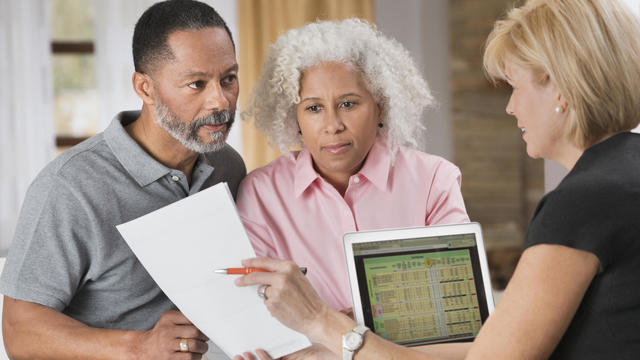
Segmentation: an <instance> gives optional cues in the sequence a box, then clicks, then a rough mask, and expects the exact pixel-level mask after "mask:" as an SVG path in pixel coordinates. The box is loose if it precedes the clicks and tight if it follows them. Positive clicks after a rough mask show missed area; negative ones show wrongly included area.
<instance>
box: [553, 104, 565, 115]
mask: <svg viewBox="0 0 640 360" xmlns="http://www.w3.org/2000/svg"><path fill="white" fill-rule="evenodd" d="M555 111H556V113H557V114H562V113H563V112H564V109H563V108H562V106H560V105H558V106H556V108H555Z"/></svg>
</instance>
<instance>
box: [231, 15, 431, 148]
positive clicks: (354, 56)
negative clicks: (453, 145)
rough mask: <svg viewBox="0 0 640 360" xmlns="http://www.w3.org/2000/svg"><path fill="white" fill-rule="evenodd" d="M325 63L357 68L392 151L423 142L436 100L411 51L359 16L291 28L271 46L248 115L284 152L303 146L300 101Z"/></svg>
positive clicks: (246, 117)
mask: <svg viewBox="0 0 640 360" xmlns="http://www.w3.org/2000/svg"><path fill="white" fill-rule="evenodd" d="M323 62H343V63H350V64H353V65H355V66H356V68H357V69H358V70H359V71H360V72H361V75H362V76H363V79H364V81H365V84H366V85H367V88H368V90H369V92H371V94H372V96H373V98H374V100H375V101H376V103H378V104H379V105H381V108H382V114H381V117H382V122H383V124H384V126H383V127H382V128H379V129H378V136H382V137H384V138H385V139H386V142H387V144H388V147H389V149H390V151H391V153H392V155H393V154H394V153H395V150H396V149H397V147H398V146H399V145H413V146H417V145H418V144H417V141H416V131H417V130H418V129H421V128H423V125H422V123H421V115H422V112H423V111H424V109H425V108H427V107H429V106H431V105H433V103H434V100H433V98H432V96H431V93H430V92H429V88H428V86H427V83H426V82H425V81H424V79H423V78H422V76H421V75H420V72H419V71H418V69H417V68H416V66H415V64H414V63H413V60H412V59H411V57H410V55H409V53H408V51H407V50H405V48H404V47H402V45H400V43H398V42H397V41H395V40H393V39H390V38H387V37H385V36H383V35H382V34H381V33H380V32H378V31H377V30H376V29H375V27H373V26H372V25H369V24H368V23H367V22H365V21H363V20H359V19H347V20H344V21H341V22H332V21H318V22H315V23H310V24H307V25H305V26H303V27H300V28H297V29H293V30H290V31H289V32H287V33H285V34H284V35H281V36H280V37H279V38H278V39H277V40H276V42H275V43H274V44H273V45H271V47H270V48H269V53H268V55H267V59H266V60H265V63H264V64H263V66H262V74H261V76H260V78H259V79H258V82H257V84H256V86H255V88H254V90H253V93H252V94H251V96H250V98H249V103H248V105H247V109H246V110H245V111H244V112H242V117H243V119H245V120H246V119H248V118H251V117H252V118H253V119H254V121H255V126H256V127H257V128H258V129H259V130H261V131H262V132H263V133H264V134H265V135H266V136H267V138H268V139H269V143H270V145H272V146H278V147H279V148H280V150H281V151H282V152H283V153H288V151H289V149H291V148H296V147H298V148H299V147H301V146H302V137H301V136H300V134H299V133H298V123H297V117H296V105H297V104H299V103H300V95H299V91H300V77H301V74H302V73H303V71H304V70H305V69H308V68H310V67H313V66H315V65H317V64H320V63H323Z"/></svg>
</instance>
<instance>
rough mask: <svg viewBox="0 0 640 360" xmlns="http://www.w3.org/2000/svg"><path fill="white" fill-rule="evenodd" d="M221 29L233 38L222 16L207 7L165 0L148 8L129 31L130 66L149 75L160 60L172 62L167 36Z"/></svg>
mask: <svg viewBox="0 0 640 360" xmlns="http://www.w3.org/2000/svg"><path fill="white" fill-rule="evenodd" d="M207 27H222V28H224V29H225V30H226V32H227V34H229V39H230V40H231V44H232V45H233V46H234V49H235V44H234V43H233V37H232V36H231V31H229V27H227V24H226V23H225V22H224V20H223V19H222V17H220V15H219V14H218V13H217V12H216V11H215V10H214V9H213V8H212V7H211V6H209V5H207V4H205V3H202V2H199V1H193V0H167V1H162V2H158V3H156V4H154V5H152V6H151V7H150V8H148V9H147V10H146V11H145V12H144V13H143V14H142V16H140V19H138V22H137V23H136V27H135V30H134V31H133V64H134V66H135V70H136V72H139V73H149V72H151V71H153V68H154V67H155V66H156V65H157V64H158V63H159V62H161V61H167V60H172V59H174V55H173V53H172V52H171V48H170V47H169V44H168V42H167V39H168V38H169V35H170V34H171V33H173V32H175V31H181V30H200V29H204V28H207Z"/></svg>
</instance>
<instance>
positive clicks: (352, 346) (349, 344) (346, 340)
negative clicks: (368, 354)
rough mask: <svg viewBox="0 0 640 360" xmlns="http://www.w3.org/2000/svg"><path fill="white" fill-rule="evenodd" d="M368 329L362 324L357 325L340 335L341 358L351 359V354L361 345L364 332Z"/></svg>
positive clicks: (343, 359)
mask: <svg viewBox="0 0 640 360" xmlns="http://www.w3.org/2000/svg"><path fill="white" fill-rule="evenodd" d="M368 330H369V328H368V327H366V326H364V325H358V326H356V327H354V328H353V330H351V331H349V332H348V333H346V334H344V335H343V336H342V360H352V359H353V356H354V355H355V354H356V351H358V350H359V349H360V348H361V347H362V343H363V342H364V333H366V332H367V331H368Z"/></svg>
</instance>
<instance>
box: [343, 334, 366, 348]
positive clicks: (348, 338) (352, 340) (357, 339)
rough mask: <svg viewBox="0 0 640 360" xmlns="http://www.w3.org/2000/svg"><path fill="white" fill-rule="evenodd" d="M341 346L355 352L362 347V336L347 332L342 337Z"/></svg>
mask: <svg viewBox="0 0 640 360" xmlns="http://www.w3.org/2000/svg"><path fill="white" fill-rule="evenodd" d="M342 344H343V346H344V347H346V348H347V349H349V350H352V351H355V350H358V349H359V348H360V345H362V335H360V334H356V333H354V332H348V333H346V334H345V336H344V341H343V343H342Z"/></svg>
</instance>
